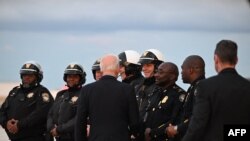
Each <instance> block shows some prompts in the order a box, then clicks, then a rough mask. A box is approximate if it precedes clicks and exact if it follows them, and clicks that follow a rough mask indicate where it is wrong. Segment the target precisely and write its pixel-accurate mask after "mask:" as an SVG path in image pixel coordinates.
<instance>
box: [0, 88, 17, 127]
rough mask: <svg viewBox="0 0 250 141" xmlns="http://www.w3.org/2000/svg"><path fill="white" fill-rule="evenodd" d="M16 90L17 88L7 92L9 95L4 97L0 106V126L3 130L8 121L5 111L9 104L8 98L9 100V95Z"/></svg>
mask: <svg viewBox="0 0 250 141" xmlns="http://www.w3.org/2000/svg"><path fill="white" fill-rule="evenodd" d="M17 89H18V87H15V88H13V89H12V90H11V91H10V92H9V95H8V96H7V97H6V99H5V101H4V102H3V104H2V105H1V108H0V124H1V126H2V127H3V128H6V124H7V120H8V117H7V113H6V110H7V108H8V107H9V104H10V98H11V96H10V94H12V93H13V92H16V91H17Z"/></svg>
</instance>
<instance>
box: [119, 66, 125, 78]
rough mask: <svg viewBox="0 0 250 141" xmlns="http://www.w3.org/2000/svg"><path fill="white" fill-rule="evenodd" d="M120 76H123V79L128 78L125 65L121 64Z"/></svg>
mask: <svg viewBox="0 0 250 141" xmlns="http://www.w3.org/2000/svg"><path fill="white" fill-rule="evenodd" d="M119 73H120V76H121V79H122V80H124V79H125V78H126V74H125V67H124V66H122V65H120V71H119Z"/></svg>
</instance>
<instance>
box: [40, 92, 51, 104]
mask: <svg viewBox="0 0 250 141" xmlns="http://www.w3.org/2000/svg"><path fill="white" fill-rule="evenodd" d="M42 98H43V102H49V101H50V97H49V94H48V93H42Z"/></svg>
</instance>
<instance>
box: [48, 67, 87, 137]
mask: <svg viewBox="0 0 250 141" xmlns="http://www.w3.org/2000/svg"><path fill="white" fill-rule="evenodd" d="M85 77H86V73H85V71H84V70H83V67H82V66H81V65H80V64H77V63H71V64H69V65H68V66H67V67H66V69H65V71H64V76H63V80H64V81H65V82H66V83H67V87H68V89H65V90H62V91H59V92H58V93H57V95H56V98H55V102H54V104H53V106H52V108H51V109H50V111H49V114H48V119H47V130H48V131H49V132H50V133H51V135H52V136H53V137H55V138H56V140H57V141H72V140H74V123H75V115H76V110H77V103H78V102H77V101H78V97H79V95H80V91H81V88H82V85H83V84H84V83H85V80H86V79H85Z"/></svg>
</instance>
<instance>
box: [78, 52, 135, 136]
mask: <svg viewBox="0 0 250 141" xmlns="http://www.w3.org/2000/svg"><path fill="white" fill-rule="evenodd" d="M100 68H101V71H102V74H103V76H102V77H101V79H100V80H98V81H96V82H94V83H91V84H88V85H86V86H85V87H83V89H82V92H81V96H80V98H79V105H78V111H77V115H76V124H75V139H76V141H87V136H86V126H87V119H88V117H89V122H90V127H91V128H90V135H89V138H88V141H129V140H130V136H131V134H133V135H134V136H136V135H137V130H138V127H137V126H138V123H139V112H138V107H137V102H136V97H135V93H134V88H133V87H132V86H130V85H129V84H126V83H122V82H119V81H117V77H118V73H119V59H118V57H117V56H115V55H105V56H104V57H103V58H102V59H101V61H100Z"/></svg>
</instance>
